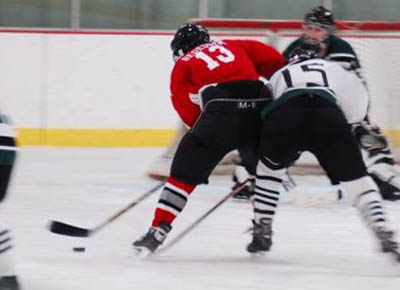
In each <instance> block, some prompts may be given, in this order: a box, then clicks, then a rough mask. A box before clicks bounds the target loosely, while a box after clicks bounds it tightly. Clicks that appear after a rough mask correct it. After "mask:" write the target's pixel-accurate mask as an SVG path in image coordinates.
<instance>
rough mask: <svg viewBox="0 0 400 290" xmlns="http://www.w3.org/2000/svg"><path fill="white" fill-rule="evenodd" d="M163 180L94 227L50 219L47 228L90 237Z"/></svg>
mask: <svg viewBox="0 0 400 290" xmlns="http://www.w3.org/2000/svg"><path fill="white" fill-rule="evenodd" d="M164 184H165V182H164V181H163V182H160V183H158V184H157V185H156V186H154V187H153V188H151V189H150V190H148V191H147V192H145V193H143V194H142V195H141V196H139V198H137V199H136V200H134V201H132V202H131V203H129V204H127V205H126V206H125V207H123V208H121V209H120V210H119V211H117V212H116V213H115V214H113V215H112V216H110V217H109V218H107V219H106V220H105V221H104V222H102V223H101V224H99V225H98V226H96V227H94V228H91V229H90V228H89V229H88V228H81V227H77V226H74V225H71V224H67V223H63V222H60V221H50V222H49V224H48V229H49V230H50V232H52V233H54V234H59V235H64V236H72V237H90V236H92V235H93V234H95V233H97V232H98V231H100V230H101V229H103V228H104V227H105V226H107V225H108V224H110V223H111V222H113V221H114V220H116V219H117V218H119V217H120V216H121V215H123V214H124V213H126V212H127V211H128V210H130V209H131V208H133V207H134V206H136V205H137V204H139V203H140V202H142V201H143V200H145V199H146V198H147V197H149V196H150V195H152V194H153V193H154V192H156V191H157V190H158V189H160V188H161V187H162V186H163V185H164Z"/></svg>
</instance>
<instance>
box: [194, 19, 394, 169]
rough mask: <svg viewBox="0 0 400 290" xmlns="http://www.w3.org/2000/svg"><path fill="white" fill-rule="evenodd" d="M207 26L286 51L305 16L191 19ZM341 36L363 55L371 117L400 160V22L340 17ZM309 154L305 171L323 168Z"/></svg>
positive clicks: (220, 35) (216, 35) (222, 34)
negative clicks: (300, 17)
mask: <svg viewBox="0 0 400 290" xmlns="http://www.w3.org/2000/svg"><path fill="white" fill-rule="evenodd" d="M190 21H191V22H192V23H199V24H202V25H204V26H205V27H207V28H208V29H209V30H210V32H211V34H212V35H213V36H214V38H251V39H257V40H260V41H264V42H266V43H269V44H271V45H273V46H274V47H276V48H277V49H278V50H280V51H283V50H284V49H285V48H286V47H287V46H288V45H289V44H290V43H291V42H292V41H294V40H295V39H296V38H298V37H300V36H301V34H302V23H303V22H302V21H301V20H268V19H251V20H249V19H191V20H190ZM335 34H336V35H337V36H339V37H341V38H343V39H345V40H346V41H348V42H349V43H350V44H351V45H352V47H353V49H354V50H355V52H356V54H357V55H358V57H359V59H360V63H361V66H362V73H363V76H364V78H365V80H366V82H367V85H368V88H369V91H370V95H371V110H370V114H369V115H370V119H371V121H372V122H373V123H376V124H378V125H379V127H380V128H382V129H383V130H384V132H385V135H386V136H388V137H389V140H390V141H391V145H392V149H393V153H394V155H395V159H396V160H397V162H399V161H400V98H399V96H398V94H399V92H400V23H394V22H371V21H336V33H335ZM316 165H317V162H316V160H315V158H313V157H312V156H311V155H308V154H306V155H305V156H303V157H302V159H301V161H300V162H299V165H298V166H300V167H304V168H307V171H306V172H305V173H307V174H308V173H318V172H321V171H320V169H318V167H317V166H316Z"/></svg>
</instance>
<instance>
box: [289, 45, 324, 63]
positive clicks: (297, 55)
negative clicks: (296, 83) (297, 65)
mask: <svg viewBox="0 0 400 290" xmlns="http://www.w3.org/2000/svg"><path fill="white" fill-rule="evenodd" d="M320 51H321V44H320V43H308V42H303V43H302V44H301V45H300V46H299V47H297V48H295V49H294V50H293V51H292V52H291V53H290V54H289V56H288V63H292V62H294V61H304V60H309V59H312V58H319V57H320V56H319V52H320Z"/></svg>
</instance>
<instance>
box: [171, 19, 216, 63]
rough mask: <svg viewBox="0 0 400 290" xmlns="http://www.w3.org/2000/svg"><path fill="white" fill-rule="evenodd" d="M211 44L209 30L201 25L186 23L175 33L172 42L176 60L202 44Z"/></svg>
mask: <svg viewBox="0 0 400 290" xmlns="http://www.w3.org/2000/svg"><path fill="white" fill-rule="evenodd" d="M207 42H210V34H209V33H208V31H207V29H206V28H205V27H204V26H202V25H199V24H192V23H185V24H183V25H182V26H181V27H180V28H179V29H178V30H177V31H176V33H175V36H174V39H173V40H172V42H171V49H172V53H173V57H174V59H175V60H176V59H178V58H179V57H180V56H182V55H184V54H185V53H186V52H188V51H189V50H191V49H193V48H195V47H196V46H199V45H200V44H203V43H207Z"/></svg>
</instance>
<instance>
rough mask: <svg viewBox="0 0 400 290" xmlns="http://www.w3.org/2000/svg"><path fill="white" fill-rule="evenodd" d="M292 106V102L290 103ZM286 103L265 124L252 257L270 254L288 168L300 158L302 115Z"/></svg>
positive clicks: (260, 151) (254, 202) (250, 246)
mask: <svg viewBox="0 0 400 290" xmlns="http://www.w3.org/2000/svg"><path fill="white" fill-rule="evenodd" d="M291 103H292V102H291ZM291 103H287V104H285V105H282V106H280V107H279V108H277V109H276V110H275V111H273V112H272V113H271V114H270V115H269V116H268V117H267V118H266V119H265V120H264V122H263V128H262V131H261V140H260V146H259V154H260V160H259V161H258V165H257V172H256V186H255V190H254V197H253V205H254V221H253V224H254V230H253V239H252V241H251V243H250V244H249V245H248V246H247V251H248V252H250V253H257V252H266V251H269V249H270V247H271V245H272V223H273V220H274V217H275V212H276V210H277V206H278V203H279V198H280V192H279V189H280V187H281V183H282V179H283V178H284V176H285V172H286V167H287V166H289V165H290V164H291V163H292V162H293V161H294V159H296V158H297V157H298V151H299V148H300V147H302V146H301V143H302V140H303V137H302V134H301V131H302V116H303V114H302V112H301V110H299V109H296V108H293V107H296V106H297V102H293V104H291Z"/></svg>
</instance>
